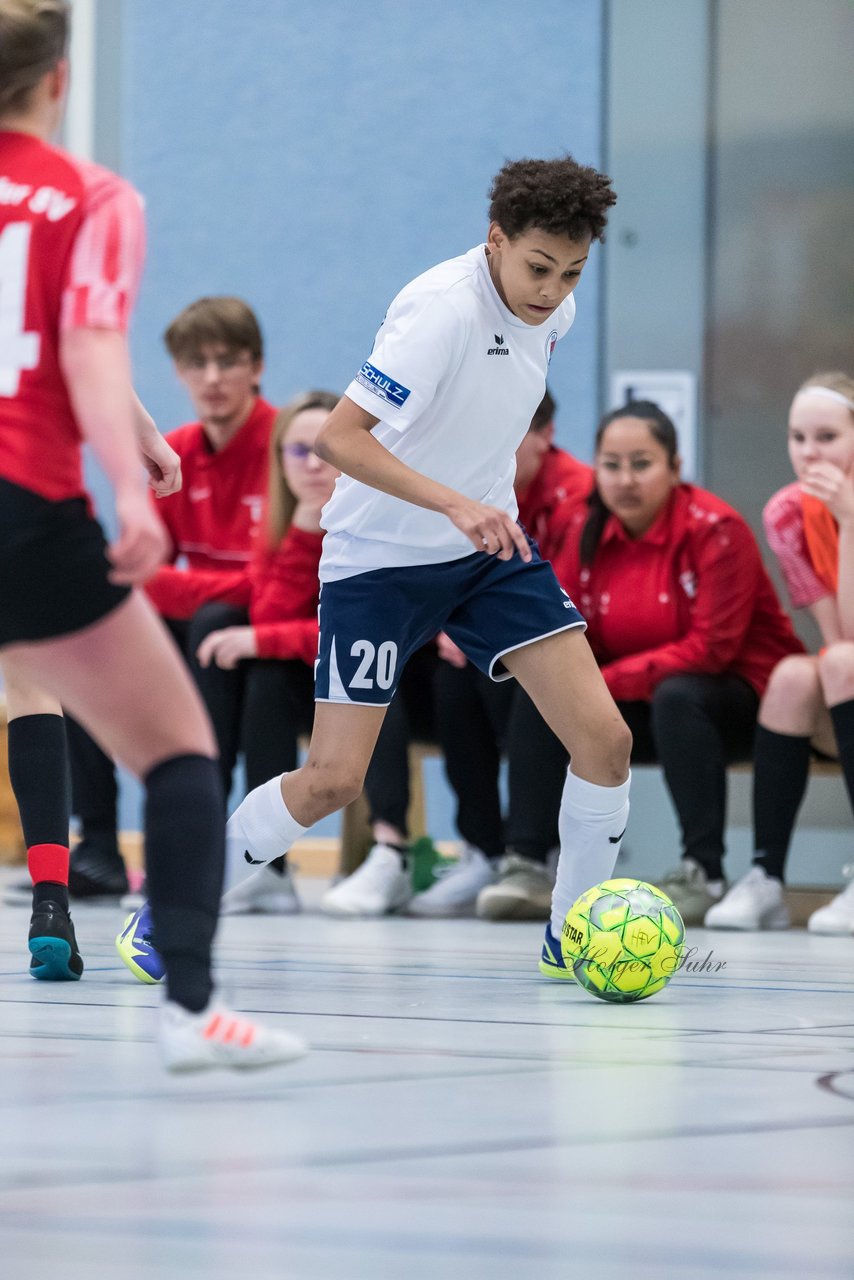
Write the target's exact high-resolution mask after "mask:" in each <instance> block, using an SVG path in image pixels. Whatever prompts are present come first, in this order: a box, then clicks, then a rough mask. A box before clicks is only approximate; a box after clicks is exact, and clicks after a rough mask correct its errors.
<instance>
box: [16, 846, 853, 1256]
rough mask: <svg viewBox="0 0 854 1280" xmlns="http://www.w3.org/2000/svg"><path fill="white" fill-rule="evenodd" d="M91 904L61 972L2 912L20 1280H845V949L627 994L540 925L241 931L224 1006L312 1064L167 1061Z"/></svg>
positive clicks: (747, 948) (713, 938) (700, 963)
mask: <svg viewBox="0 0 854 1280" xmlns="http://www.w3.org/2000/svg"><path fill="white" fill-rule="evenodd" d="M13 875H14V877H15V878H20V869H18V870H17V871H15V872H11V871H8V870H6V871H3V872H2V875H0V881H2V880H5V879H9V878H11V877H12V876H13ZM322 887H323V886H322V882H321V881H318V880H309V879H303V880H302V881H301V883H300V888H301V892H302V893H303V895H304V897H305V899H306V903H307V906H308V907H309V908H310V907H311V904H312V903H313V902H316V900H317V898H318V896H319V893H320V891H321V889H322ZM74 915H75V921H76V924H77V932H78V937H79V940H80V945H81V950H82V951H83V954H84V957H85V959H86V965H87V968H86V973H85V975H84V978H83V980H82V981H81V982H80V983H74V984H70V983H69V984H62V985H56V986H50V985H48V984H37V983H35V982H33V980H32V979H31V978H30V977H29V975H28V974H27V972H26V970H27V963H28V956H27V951H26V928H27V922H28V915H27V912H26V911H25V910H24V909H22V908H15V907H9V906H6V907H0V1081H2V1086H1V1087H0V1274H2V1276H3V1277H4V1280H30V1277H34V1278H35V1277H40V1278H41V1277H43V1276H45V1275H47V1274H50V1273H51V1272H53V1271H55V1272H56V1274H58V1275H59V1274H61V1275H62V1277H63V1280H84V1277H85V1280H106V1277H110V1280H114V1277H115V1276H117V1275H120V1276H121V1277H122V1280H142V1278H146V1280H147V1278H148V1277H157V1280H171V1278H172V1277H173V1276H174V1277H176V1278H177V1277H179V1276H180V1277H187V1276H191V1277H193V1276H199V1277H204V1280H226V1278H228V1280H231V1278H232V1277H234V1278H235V1280H236V1278H237V1277H240V1280H247V1278H251V1280H273V1278H274V1277H275V1280H302V1278H303V1277H305V1278H306V1280H308V1278H309V1277H312V1280H315V1278H316V1277H317V1276H319V1275H323V1276H327V1277H330V1278H331V1280H386V1278H388V1280H391V1278H392V1277H394V1280H399V1278H400V1277H401V1276H405V1277H406V1280H428V1277H429V1280H435V1278H436V1276H437V1275H439V1276H442V1277H443V1278H444V1280H448V1278H453V1280H455V1278H456V1277H461V1278H462V1277H465V1278H466V1280H472V1278H473V1277H484V1278H486V1277H489V1280H527V1277H535V1276H536V1277H541V1276H543V1275H545V1274H551V1275H553V1276H557V1277H563V1276H577V1275H592V1276H596V1277H599V1278H604V1280H609V1278H610V1277H621V1278H622V1277H624V1276H631V1278H632V1280H645V1278H646V1277H655V1280H666V1278H667V1277H674V1278H675V1277H677V1276H678V1277H686V1276H687V1277H690V1278H691V1280H705V1278H706V1277H713V1276H714V1277H718V1276H727V1277H766V1276H767V1277H769V1278H770V1277H774V1278H775V1280H780V1277H785V1276H793V1277H794V1276H797V1277H799V1278H805V1280H824V1278H825V1277H827V1278H828V1280H830V1277H833V1278H834V1280H835V1278H836V1277H840V1278H841V1277H846V1278H848V1280H850V1277H852V1276H854V1261H852V1259H854V1212H852V1205H854V1055H852V1050H854V938H817V937H812V936H810V935H808V934H806V933H804V932H803V931H802V930H798V931H792V932H790V933H781V934H759V935H736V934H720V933H719V934H711V933H708V932H704V931H702V930H697V931H693V932H690V933H689V943H690V944H691V945H692V946H693V947H695V948H696V952H695V954H694V957H693V959H694V963H695V965H696V968H695V970H694V971H693V972H687V971H683V972H681V973H680V974H679V975H677V977H676V978H674V980H673V982H672V983H671V985H670V986H669V987H668V988H667V989H666V990H665V991H664V992H663V993H661V994H659V995H658V996H655V997H653V998H652V999H651V1000H648V1001H646V1002H642V1003H640V1004H638V1005H633V1006H631V1005H630V1006H614V1005H609V1004H606V1003H604V1002H601V1001H598V1000H596V999H594V998H593V997H592V996H589V995H587V994H586V993H585V992H583V991H582V990H581V988H580V987H576V986H574V985H570V984H558V983H549V982H548V981H547V980H546V979H543V978H541V977H540V976H539V974H538V972H537V968H536V960H537V956H538V952H539V945H540V940H541V929H540V927H539V926H537V925H495V924H486V923H482V922H478V921H465V920H459V921H439V922H429V921H421V920H407V919H402V918H398V919H394V918H392V919H385V920H382V921H353V922H340V921H335V920H328V919H326V918H324V917H322V916H320V915H317V914H315V913H313V912H312V911H311V910H310V909H309V910H307V911H306V912H305V913H304V914H303V915H301V916H299V917H294V918H291V919H269V918H261V917H248V918H237V919H229V920H226V921H225V922H224V923H223V925H222V927H221V931H220V936H219V944H218V970H219V974H220V979H221V986H222V989H223V992H224V994H225V995H226V996H227V997H228V998H229V1000H230V1001H232V1002H233V1003H234V1004H235V1006H236V1007H237V1008H239V1009H242V1010H246V1011H251V1012H253V1013H256V1012H257V1013H258V1014H259V1015H262V1016H264V1017H266V1018H267V1019H268V1020H269V1021H270V1022H271V1023H273V1024H275V1025H279V1026H284V1027H289V1028H292V1029H294V1030H296V1031H299V1032H300V1033H302V1034H304V1035H305V1036H306V1037H307V1038H308V1039H309V1041H310V1042H311V1045H312V1052H311V1053H310V1054H309V1056H308V1057H306V1058H305V1059H303V1060H302V1061H300V1062H298V1063H296V1064H294V1065H293V1066H290V1067H283V1068H280V1069H275V1070H270V1071H267V1072H261V1073H259V1074H255V1075H248V1076H243V1077H240V1078H235V1077H232V1076H227V1075H225V1074H223V1073H216V1074H208V1075H204V1076H196V1077H193V1078H183V1079H181V1078H177V1079H176V1078H173V1077H169V1076H167V1075H166V1074H165V1073H164V1072H163V1071H162V1070H161V1068H160V1066H159V1063H158V1059H157V1057H156V1052H155V1048H154V1045H153V1033H154V1025H155V1008H156V1006H157V1003H158V1000H159V999H160V993H159V991H157V990H156V989H154V988H150V987H143V986H141V985H139V984H137V983H136V982H135V981H134V980H133V978H132V977H131V976H130V974H129V973H127V971H126V970H125V969H124V968H123V966H122V964H121V962H120V961H119V960H118V957H117V956H116V954H115V951H114V950H113V944H112V939H113V935H114V933H115V931H116V929H117V928H118V926H119V925H120V923H121V919H122V913H121V912H120V911H118V910H117V909H112V908H109V907H104V906H100V907H83V906H80V907H78V908H77V909H76V911H75V912H74ZM710 950H711V951H712V952H713V954H712V957H711V959H710V960H709V961H708V963H704V962H706V957H707V956H708V953H709V952H710ZM719 964H721V965H722V966H723V967H721V968H716V966H717V965H719ZM546 1269H547V1270H546Z"/></svg>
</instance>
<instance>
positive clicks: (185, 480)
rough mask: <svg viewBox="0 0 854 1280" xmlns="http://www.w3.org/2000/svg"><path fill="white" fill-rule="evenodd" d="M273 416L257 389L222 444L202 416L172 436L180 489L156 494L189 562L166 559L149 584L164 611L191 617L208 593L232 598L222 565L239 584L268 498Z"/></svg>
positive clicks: (176, 550) (176, 546)
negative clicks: (214, 443)
mask: <svg viewBox="0 0 854 1280" xmlns="http://www.w3.org/2000/svg"><path fill="white" fill-rule="evenodd" d="M275 416H276V410H275V409H274V408H273V406H272V405H271V404H268V403H267V401H266V400H262V399H261V398H260V397H259V398H258V399H257V400H256V401H255V404H254V406H253V409H252V412H251V413H250V415H249V417H248V418H247V419H246V422H244V424H243V426H242V427H241V428H240V430H239V431H238V432H237V435H236V436H235V437H234V439H233V440H230V441H229V443H228V444H227V445H226V446H225V448H224V449H220V450H219V451H218V452H214V451H213V450H212V449H211V448H210V446H209V445H208V442H207V438H206V437H205V434H204V429H203V427H202V425H201V423H199V422H192V423H189V424H187V425H186V426H183V427H178V428H177V429H176V430H175V431H172V432H170V433H169V435H168V436H167V437H166V438H167V440H168V441H169V443H170V444H171V446H172V448H173V449H174V450H175V452H176V453H177V454H178V455H179V457H180V458H181V474H182V485H181V489H180V491H179V492H178V493H173V494H170V495H169V497H168V498H158V499H154V502H155V507H156V510H157V513H158V515H159V516H160V518H161V520H162V521H163V523H164V524H165V525H166V528H167V531H168V533H169V537H170V538H171V541H172V559H173V560H176V559H177V558H178V557H179V556H183V557H185V558H186V560H187V564H188V568H187V569H176V568H174V567H171V566H168V565H167V566H164V567H163V568H161V569H158V571H157V573H156V574H155V575H154V577H153V578H151V579H150V580H149V582H148V583H147V584H146V590H147V592H148V594H149V596H150V598H151V599H152V600H153V601H154V604H155V606H156V607H157V609H158V611H159V612H160V613H162V614H163V615H164V617H167V618H190V617H192V615H193V614H194V613H195V612H196V610H197V609H198V608H199V606H200V605H202V604H205V603H206V602H207V601H209V600H217V599H226V598H227V592H228V588H229V584H228V578H227V577H223V573H222V571H223V570H227V571H229V572H230V573H231V574H232V575H233V582H232V584H231V585H232V586H235V587H238V588H239V582H240V578H241V577H242V575H243V573H244V572H245V570H246V569H247V568H248V566H249V563H250V561H251V559H252V555H253V551H254V547H255V540H256V536H257V532H258V525H259V522H260V519H261V513H262V511H263V509H264V503H265V500H266V494H267V476H268V472H269V465H270V462H269V455H268V449H269V444H270V431H271V429H272V426H273V419H274V418H275ZM211 570H213V571H214V573H213V575H212V576H211ZM224 591H225V592H226V595H225V596H224V595H223V594H222V593H223V592H224Z"/></svg>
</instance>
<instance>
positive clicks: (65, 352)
mask: <svg viewBox="0 0 854 1280" xmlns="http://www.w3.org/2000/svg"><path fill="white" fill-rule="evenodd" d="M59 359H60V364H61V366H62V374H63V377H64V378H65V383H66V386H67V387H68V392H69V395H70V397H71V404H72V407H73V409H74V414H75V417H76V419H77V421H78V423H79V424H80V430H81V432H82V433H83V438H84V439H85V440H86V442H87V443H88V444H89V445H91V447H92V449H93V451H94V453H95V456H96V457H97V459H98V461H99V462H100V464H101V466H102V467H103V468H104V471H105V472H106V475H107V478H108V480H109V481H110V483H111V485H112V486H113V491H114V494H115V500H116V515H117V516H118V519H119V536H118V538H117V539H116V541H115V542H114V543H112V545H111V546H110V549H109V556H110V559H111V561H112V563H113V571H112V574H111V577H112V580H113V581H114V582H119V583H126V584H133V583H138V582H144V581H145V579H146V578H148V577H150V576H151V574H152V573H153V572H154V570H155V569H156V568H157V566H158V565H159V564H160V563H161V562H162V561H163V559H164V557H165V555H166V550H167V539H166V532H165V530H164V528H163V525H162V524H161V522H160V521H159V520H158V518H157V516H156V515H155V513H154V511H153V510H152V507H151V504H150V502H149V500H148V496H147V494H146V491H145V478H144V475H143V471H142V467H141V466H140V458H139V447H138V443H137V436H136V431H135V429H134V418H133V412H134V411H133V401H134V392H133V387H132V385H131V377H130V358H129V355H128V349H127V343H126V341H125V338H124V335H123V334H121V333H119V332H117V331H116V330H113V329H67V330H65V331H63V333H62V335H61V337H60V344H59Z"/></svg>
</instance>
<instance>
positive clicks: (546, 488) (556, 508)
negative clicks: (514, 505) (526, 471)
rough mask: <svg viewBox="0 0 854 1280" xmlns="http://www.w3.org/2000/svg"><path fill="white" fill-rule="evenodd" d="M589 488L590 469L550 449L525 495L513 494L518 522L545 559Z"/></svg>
mask: <svg viewBox="0 0 854 1280" xmlns="http://www.w3.org/2000/svg"><path fill="white" fill-rule="evenodd" d="M592 487H593V469H592V467H588V466H587V465H586V463H584V462H579V461H578V459H577V458H573V456H572V454H571V453H567V452H566V451H565V450H564V449H557V448H555V447H554V446H552V448H551V449H550V450H549V451H548V453H547V454H545V455H544V457H543V462H542V465H541V467H540V469H539V471H538V472H537V474H536V475H535V476H534V478H533V480H532V481H531V483H530V484H529V485H528V487H527V489H526V490H525V492H524V493H522V494H520V493H517V494H516V501H517V502H518V503H519V519H520V520H521V521H522V524H523V525H524V526H525V528H526V529H527V531H528V533H529V534H530V535H531V537H532V538H536V540H537V543H538V544H539V548H540V554H541V556H542V557H543V559H544V560H551V558H552V556H553V555H554V554H555V553H556V552H557V550H558V548H559V546H560V543H561V541H562V539H563V535H564V533H565V531H566V528H567V526H568V524H569V520H570V517H571V516H572V514H573V512H574V511H575V510H576V509H577V508H578V507H579V506H581V504H582V503H583V502H584V500H585V499H586V497H587V495H588V493H589V492H590V490H591V488H592Z"/></svg>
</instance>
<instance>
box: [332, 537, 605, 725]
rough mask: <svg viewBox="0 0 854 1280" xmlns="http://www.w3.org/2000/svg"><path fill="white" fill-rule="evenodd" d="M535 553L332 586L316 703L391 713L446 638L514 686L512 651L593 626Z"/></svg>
mask: <svg viewBox="0 0 854 1280" xmlns="http://www.w3.org/2000/svg"><path fill="white" fill-rule="evenodd" d="M531 550H532V551H533V554H534V558H533V560H531V561H529V562H528V563H527V564H526V563H525V561H524V560H523V559H522V558H521V556H519V555H518V554H515V555H514V556H513V558H512V560H499V559H498V557H497V556H488V555H484V554H483V553H482V552H478V551H475V552H473V553H472V555H470V556H465V557H464V558H463V559H462V560H450V561H446V562H445V563H443V564H426V565H412V566H411V567H406V568H397V569H374V570H373V571H372V572H370V573H357V574H354V575H353V577H350V578H341V579H339V580H338V581H337V582H324V584H323V586H322V587H321V591H320V651H319V655H318V659H317V665H316V667H315V681H314V696H315V698H316V700H317V701H318V702H359V703H363V704H365V705H367V706H374V707H385V706H388V704H389V703H390V702H391V700H392V698H393V696H394V691H395V689H396V688H397V685H398V681H399V680H400V675H401V672H402V670H403V668H404V667H405V666H406V662H407V660H408V659H409V657H410V655H411V654H413V653H414V652H415V650H416V649H420V647H421V646H422V645H423V644H426V643H427V642H428V641H429V640H432V639H433V637H434V636H436V635H437V634H438V633H439V632H440V631H446V632H447V633H448V635H449V636H450V637H451V639H452V640H453V641H454V643H455V644H458V645H459V647H460V648H461V649H462V651H463V653H464V654H465V655H466V657H467V658H469V660H470V661H471V662H473V663H474V664H475V666H476V667H479V668H480V670H481V671H485V672H486V674H487V675H488V676H490V678H491V679H493V680H509V679H510V672H509V671H507V669H506V667H504V665H503V663H502V661H501V659H502V658H503V656H504V654H505V653H511V652H512V651H513V650H514V649H521V648H522V647H523V646H524V645H526V644H532V643H533V642H534V641H535V640H542V639H543V638H544V637H545V636H551V635H554V634H555V633H556V632H558V631H568V630H570V629H571V628H572V627H583V626H585V622H584V619H583V618H582V616H581V614H580V613H579V612H578V610H577V609H576V607H575V605H574V604H573V603H572V601H571V600H570V598H569V596H568V595H567V594H566V592H565V591H564V590H563V588H562V587H561V586H560V584H559V583H558V580H557V578H556V577H555V574H554V570H553V569H552V567H551V565H550V564H549V563H548V562H547V561H545V560H543V559H542V557H541V556H540V553H539V551H538V550H537V546H536V543H531Z"/></svg>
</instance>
